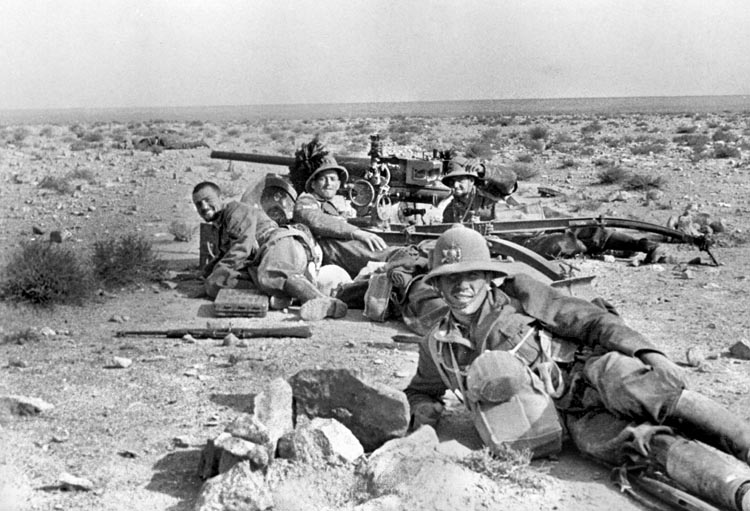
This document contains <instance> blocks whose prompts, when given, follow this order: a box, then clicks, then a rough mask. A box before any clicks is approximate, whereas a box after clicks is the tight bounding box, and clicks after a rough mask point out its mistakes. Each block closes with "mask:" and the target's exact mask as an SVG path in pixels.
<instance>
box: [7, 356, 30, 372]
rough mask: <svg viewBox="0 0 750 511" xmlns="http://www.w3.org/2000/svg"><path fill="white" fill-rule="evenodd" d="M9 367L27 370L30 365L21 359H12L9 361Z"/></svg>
mask: <svg viewBox="0 0 750 511" xmlns="http://www.w3.org/2000/svg"><path fill="white" fill-rule="evenodd" d="M8 367H18V368H21V369H23V368H26V367H29V363H28V362H26V361H25V360H22V359H20V358H11V359H9V360H8Z"/></svg>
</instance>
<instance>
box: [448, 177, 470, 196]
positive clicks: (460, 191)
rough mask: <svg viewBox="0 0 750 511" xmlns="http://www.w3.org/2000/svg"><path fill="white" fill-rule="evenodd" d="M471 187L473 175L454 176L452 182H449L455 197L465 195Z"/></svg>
mask: <svg viewBox="0 0 750 511" xmlns="http://www.w3.org/2000/svg"><path fill="white" fill-rule="evenodd" d="M473 188H474V178H473V177H468V176H465V177H457V178H454V179H453V182H452V183H451V190H453V195H454V196H455V197H466V196H467V195H468V194H469V192H471V190H472V189H473Z"/></svg>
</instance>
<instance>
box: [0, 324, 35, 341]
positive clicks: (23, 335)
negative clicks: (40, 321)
mask: <svg viewBox="0 0 750 511" xmlns="http://www.w3.org/2000/svg"><path fill="white" fill-rule="evenodd" d="M41 338H42V334H40V333H39V331H38V330H37V329H36V328H31V327H29V328H22V329H20V330H16V331H14V332H10V333H7V334H4V335H3V337H2V342H0V344H21V345H23V344H26V343H29V342H37V341H39V340H41Z"/></svg>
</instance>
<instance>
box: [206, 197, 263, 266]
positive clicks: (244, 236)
mask: <svg viewBox="0 0 750 511" xmlns="http://www.w3.org/2000/svg"><path fill="white" fill-rule="evenodd" d="M227 217H228V218H227V219H226V225H225V227H224V231H225V232H226V234H227V236H228V237H229V248H228V249H227V251H226V253H225V254H224V255H223V256H222V257H221V259H220V260H219V261H218V262H217V264H216V267H223V268H226V269H228V270H232V271H239V270H240V269H241V268H243V267H244V266H245V265H246V264H247V261H248V259H250V258H251V257H252V256H253V254H254V253H255V251H256V250H257V248H258V242H257V241H256V239H255V234H256V230H257V226H258V215H257V213H256V211H255V210H254V209H253V208H251V207H249V206H247V205H241V206H239V207H235V208H234V209H232V210H231V211H230V212H229V214H228V215H227Z"/></svg>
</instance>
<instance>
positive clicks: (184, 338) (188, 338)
mask: <svg viewBox="0 0 750 511" xmlns="http://www.w3.org/2000/svg"><path fill="white" fill-rule="evenodd" d="M182 342H184V343H185V344H195V343H196V342H198V341H197V340H196V339H195V337H193V336H192V335H190V334H185V335H183V336H182Z"/></svg>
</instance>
